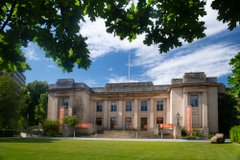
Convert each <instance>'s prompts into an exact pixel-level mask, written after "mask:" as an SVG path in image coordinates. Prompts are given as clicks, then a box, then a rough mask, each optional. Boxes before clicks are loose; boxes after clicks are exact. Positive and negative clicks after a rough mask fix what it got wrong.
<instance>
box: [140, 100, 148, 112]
mask: <svg viewBox="0 0 240 160" xmlns="http://www.w3.org/2000/svg"><path fill="white" fill-rule="evenodd" d="M141 111H148V102H147V101H141Z"/></svg>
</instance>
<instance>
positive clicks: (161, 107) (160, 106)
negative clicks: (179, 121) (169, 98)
mask: <svg viewBox="0 0 240 160" xmlns="http://www.w3.org/2000/svg"><path fill="white" fill-rule="evenodd" d="M160 102H161V103H162V104H161V105H160V104H159V103H160ZM156 111H157V112H163V111H164V101H163V100H158V101H156Z"/></svg>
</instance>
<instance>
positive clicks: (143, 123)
mask: <svg viewBox="0 0 240 160" xmlns="http://www.w3.org/2000/svg"><path fill="white" fill-rule="evenodd" d="M147 128H148V126H147V117H142V118H141V131H147Z"/></svg>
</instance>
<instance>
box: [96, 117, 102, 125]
mask: <svg viewBox="0 0 240 160" xmlns="http://www.w3.org/2000/svg"><path fill="white" fill-rule="evenodd" d="M96 125H98V126H102V118H99V117H98V118H96Z"/></svg>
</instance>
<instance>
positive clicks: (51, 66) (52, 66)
mask: <svg viewBox="0 0 240 160" xmlns="http://www.w3.org/2000/svg"><path fill="white" fill-rule="evenodd" d="M47 68H56V66H54V65H48V66H47Z"/></svg>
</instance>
